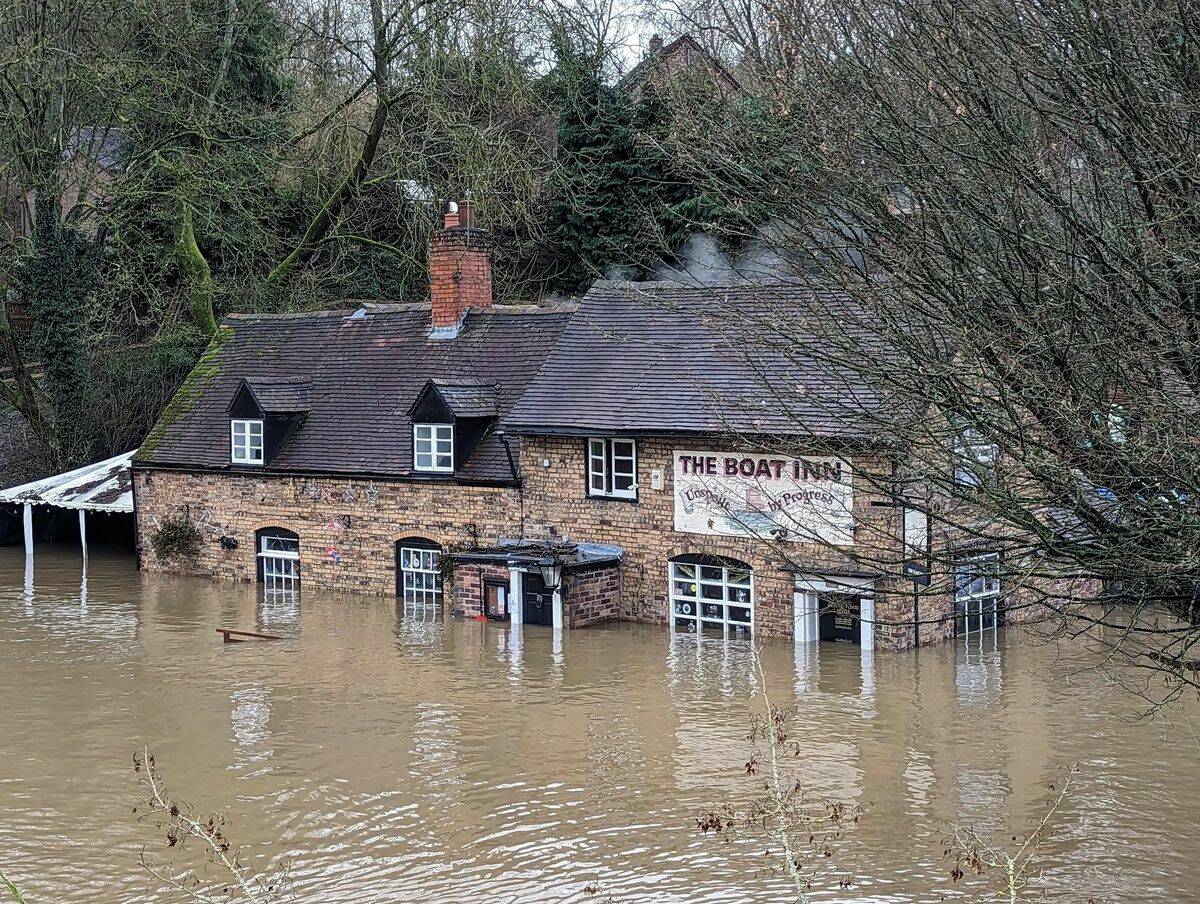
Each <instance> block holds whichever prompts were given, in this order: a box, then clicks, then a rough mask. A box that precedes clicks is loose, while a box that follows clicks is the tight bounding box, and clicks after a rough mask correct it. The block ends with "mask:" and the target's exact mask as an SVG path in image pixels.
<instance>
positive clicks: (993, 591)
mask: <svg viewBox="0 0 1200 904" xmlns="http://www.w3.org/2000/svg"><path fill="white" fill-rule="evenodd" d="M954 608H955V610H956V615H957V617H958V633H959V634H971V633H974V632H976V631H984V630H988V629H991V628H995V627H996V626H997V625H998V624H999V615H1000V554H999V553H994V552H986V553H976V554H974V555H971V556H967V557H965V558H961V559H959V560H958V561H957V562H955V564H954Z"/></svg>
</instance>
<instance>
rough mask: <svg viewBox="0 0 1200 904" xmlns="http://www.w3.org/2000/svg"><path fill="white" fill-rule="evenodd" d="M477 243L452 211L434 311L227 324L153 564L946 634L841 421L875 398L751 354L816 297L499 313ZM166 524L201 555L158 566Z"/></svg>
mask: <svg viewBox="0 0 1200 904" xmlns="http://www.w3.org/2000/svg"><path fill="white" fill-rule="evenodd" d="M452 207H453V206H452ZM489 254H490V248H489V239H488V237H487V235H486V233H484V232H482V231H481V230H480V229H478V228H477V227H476V226H475V223H474V217H473V211H472V210H471V207H470V205H469V204H466V203H464V205H462V206H461V207H457V208H453V209H451V210H450V211H449V212H448V213H447V216H446V221H445V224H444V228H443V229H442V230H440V231H439V232H438V234H437V235H436V236H435V237H434V240H433V243H432V245H431V252H430V269H431V299H430V304H429V305H377V306H366V307H362V308H359V309H357V310H354V311H338V312H322V313H314V314H298V315H277V316H264V315H252V316H251V315H247V316H232V317H229V318H227V319H226V320H225V321H224V322H223V324H222V327H221V332H220V335H219V336H218V338H217V339H216V341H215V342H214V343H213V345H212V347H211V348H210V349H209V351H208V353H207V354H206V355H205V357H204V360H202V361H201V362H200V364H199V365H198V366H197V368H196V369H195V371H194V372H193V374H192V375H191V377H190V378H189V379H188V381H187V382H186V384H185V385H184V387H183V388H182V389H181V390H180V393H179V395H178V397H177V398H176V399H175V400H174V401H173V402H172V404H171V405H170V407H169V408H168V409H167V411H166V413H165V414H164V416H163V418H162V420H161V421H160V423H159V424H158V425H157V426H156V427H155V429H154V431H153V432H152V433H151V435H150V437H148V439H147V441H146V442H145V443H144V445H143V446H142V449H141V450H140V452H139V453H138V456H137V459H136V462H135V469H134V481H133V482H134V490H135V499H136V508H137V518H138V526H139V538H140V543H139V547H140V548H139V555H140V561H141V564H142V566H143V567H145V568H147V569H152V570H169V571H180V572H188V573H195V574H204V575H211V576H213V577H222V578H230V579H236V580H242V581H254V580H258V581H261V582H263V583H264V584H266V585H268V587H269V588H276V589H278V588H283V589H295V588H296V587H298V586H299V585H300V584H301V583H305V584H311V585H315V586H321V587H326V588H333V589H345V590H351V591H357V592H367V593H378V594H395V595H397V596H398V597H399V598H400V599H401V600H402V601H403V604H404V605H405V607H413V608H422V609H425V610H436V611H444V612H447V613H454V614H458V615H465V616H475V617H492V618H508V619H511V620H513V621H514V622H524V623H533V624H546V625H551V626H554V627H559V628H561V627H582V626H584V625H587V624H592V623H595V622H599V621H604V620H608V619H614V618H616V619H632V620H640V621H650V622H656V623H661V624H664V625H670V626H671V627H672V629H674V630H681V631H719V632H723V633H730V632H734V633H744V632H751V631H752V632H759V633H762V634H765V635H783V636H788V635H791V636H794V637H795V638H796V639H797V640H798V641H805V642H807V641H815V640H818V639H826V640H839V641H843V642H851V643H858V644H861V645H862V646H864V647H866V648H871V647H874V646H876V645H878V646H880V647H886V648H903V647H905V646H909V645H911V644H912V643H913V642H914V639H915V638H914V631H913V628H912V622H913V621H914V619H917V620H919V621H921V622H923V623H925V624H926V627H924V628H923V629H922V633H921V635H920V638H919V640H920V641H921V642H930V641H932V640H936V639H940V638H942V637H945V636H947V635H949V634H950V633H952V632H953V631H954V627H955V620H954V617H953V615H954V611H955V602H956V601H955V599H954V595H953V594H952V593H948V592H945V591H942V592H931V591H928V590H926V591H922V589H921V582H920V581H919V578H920V576H921V575H920V574H919V571H920V569H919V565H918V567H917V572H918V573H917V575H916V576H917V577H918V580H914V572H913V571H912V570H911V568H902V563H904V562H905V561H906V556H907V555H908V553H907V549H908V546H912V547H913V548H914V549H920V548H923V547H924V546H926V545H927V544H926V539H925V538H920V540H919V541H918V542H916V543H915V544H914V541H913V537H912V534H913V533H914V529H916V530H917V532H920V531H923V530H925V528H924V527H923V524H922V522H921V521H920V519H919V518H918V519H914V518H913V517H911V515H912V513H911V512H908V513H906V511H905V509H904V507H903V506H902V505H901V504H900V503H899V502H898V501H897V500H896V499H895V498H893V495H892V492H891V489H890V487H891V484H890V482H889V475H890V473H891V462H890V458H889V456H888V454H887V450H886V448H885V446H884V445H883V443H881V442H880V440H879V438H878V437H874V436H872V435H871V434H870V431H869V429H868V425H869V422H870V419H869V418H867V417H865V416H864V417H862V418H855V416H854V414H853V411H854V406H859V407H860V408H861V410H862V411H863V412H864V413H866V412H867V411H869V408H870V406H872V405H876V404H880V403H881V399H880V397H878V396H877V395H876V394H874V393H872V392H871V391H870V390H869V389H868V388H866V387H854V389H853V392H851V393H850V395H852V396H853V398H854V406H849V407H848V406H847V405H845V404H844V399H842V400H840V403H839V405H838V406H837V411H836V414H835V413H834V409H833V408H832V407H831V406H829V405H827V404H825V398H826V396H827V395H828V394H829V393H830V392H834V391H838V392H842V393H845V392H846V381H847V380H848V379H849V377H848V375H846V374H834V373H830V372H828V371H826V370H823V369H822V368H821V367H819V366H817V364H816V363H815V362H810V361H805V360H797V359H796V358H795V357H793V356H789V355H785V354H781V353H780V352H779V350H777V349H773V348H771V347H770V345H769V344H767V343H760V342H757V341H756V336H755V332H754V328H753V327H752V326H751V325H752V324H753V323H754V322H755V319H754V318H753V317H752V316H748V315H751V314H753V313H755V312H761V313H763V314H764V315H771V316H785V317H793V318H794V317H803V316H804V313H805V309H806V305H808V304H810V303H811V300H812V296H811V295H810V292H811V290H810V289H806V288H804V287H801V286H799V285H796V284H790V283H777V284H773V285H741V286H736V287H721V288H713V287H704V288H684V287H681V286H679V285H677V284H668V283H618V282H606V281H599V282H597V283H596V284H595V285H594V286H593V287H592V289H591V290H590V291H589V292H588V293H587V294H586V295H585V296H584V297H583V298H582V299H581V300H580V302H579V303H578V304H564V305H559V306H552V307H536V306H522V305H504V304H497V303H495V302H494V300H493V298H492V286H491V278H490V269H489ZM821 300H822V303H823V305H825V306H828V303H829V301H830V299H829V298H828V297H823V298H822V299H821ZM180 525H183V526H184V527H185V529H186V531H187V532H190V533H191V534H192V535H193V536H196V537H198V542H195V543H193V544H190V545H189V546H188V548H186V549H184V550H180V551H178V552H177V553H175V554H172V553H171V552H170V551H169V550H167V554H165V555H164V554H163V546H164V544H163V543H162V542H161V537H162V536H163V535H164V534H168V533H170V532H171V531H172V530H174V531H178V530H179V528H180ZM914 526H916V528H914ZM906 533H907V536H906ZM156 540H157V541H158V542H156ZM996 590H997V591H998V588H996ZM990 592H991V590H988V593H990ZM996 595H998V593H997V594H996ZM989 598H990V597H989ZM991 606H992V609H991V612H992V618H993V619H995V618H996V617H998V612H997V608H996V603H995V601H994V599H993V600H992V603H991Z"/></svg>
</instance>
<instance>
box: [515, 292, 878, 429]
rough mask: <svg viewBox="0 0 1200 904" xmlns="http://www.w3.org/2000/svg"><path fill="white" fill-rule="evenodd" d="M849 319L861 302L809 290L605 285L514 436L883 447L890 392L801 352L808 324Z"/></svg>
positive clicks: (518, 418) (552, 362) (587, 303)
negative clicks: (717, 438)
mask: <svg viewBox="0 0 1200 904" xmlns="http://www.w3.org/2000/svg"><path fill="white" fill-rule="evenodd" d="M839 310H842V311H845V312H849V310H850V302H849V300H847V299H845V298H844V297H843V296H841V295H840V294H838V293H836V292H834V291H833V290H824V289H815V288H812V287H810V286H808V285H806V284H800V283H797V282H786V281H778V282H774V283H769V284H742V285H737V286H730V287H713V286H702V287H701V286H681V285H679V284H678V283H667V282H659V283H630V282H616V281H598V282H597V283H596V284H595V285H593V287H592V289H591V290H590V291H589V292H588V293H587V295H586V296H584V298H583V300H582V302H581V304H580V308H579V312H578V313H577V314H576V315H575V316H574V317H573V318H572V320H571V322H570V324H569V325H568V326H567V328H566V329H565V330H564V331H563V334H562V336H561V337H560V338H559V341H558V344H557V345H556V346H555V348H554V350H553V352H552V353H551V355H550V357H549V359H548V360H547V361H546V363H545V365H544V366H543V367H542V369H541V371H540V372H539V373H538V375H537V377H536V378H535V379H534V380H533V381H532V382H531V383H530V385H529V388H528V389H527V390H526V392H525V394H524V395H523V396H522V398H521V401H520V402H519V403H518V404H517V405H516V406H515V407H514V408H513V409H512V410H511V411H510V412H509V413H508V414H507V416H506V417H505V418H504V424H505V427H506V429H508V430H511V431H512V432H514V433H526V434H577V435H584V434H588V433H591V434H595V433H614V434H625V435H636V434H672V433H676V434H678V433H705V434H711V433H726V432H731V431H732V432H737V433H742V434H754V435H773V436H815V437H819V438H822V439H828V440H846V441H856V442H859V441H871V440H873V438H874V437H873V432H874V431H873V430H872V426H873V424H874V423H875V419H874V418H872V417H870V416H869V415H870V413H871V412H872V411H874V410H876V409H878V408H879V407H880V406H882V405H883V404H884V399H883V397H882V395H881V393H880V392H879V391H878V390H874V389H872V388H870V387H868V386H866V385H865V384H864V383H863V382H862V380H861V379H860V378H859V377H857V376H856V375H855V374H854V373H852V372H850V371H849V370H848V369H846V370H841V369H837V368H834V367H832V366H831V365H829V364H826V363H821V362H818V361H817V360H816V359H814V358H813V357H812V356H810V355H808V354H805V353H804V352H803V350H802V344H798V343H797V342H795V341H794V340H795V338H796V330H797V324H803V323H805V322H806V321H805V318H812V317H829V316H831V315H833V314H836V312H837V311H839ZM851 319H852V318H851ZM775 327H781V329H780V331H779V332H775V333H773V329H774V328H775ZM801 331H802V328H801ZM814 341H819V340H818V339H816V337H814ZM798 345H800V347H798Z"/></svg>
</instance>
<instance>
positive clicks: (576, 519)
mask: <svg viewBox="0 0 1200 904" xmlns="http://www.w3.org/2000/svg"><path fill="white" fill-rule="evenodd" d="M677 448H686V449H695V450H697V451H705V450H711V451H713V452H717V453H720V452H727V451H729V445H728V443H725V442H719V441H716V442H701V441H698V440H697V439H696V438H694V437H687V438H679V439H671V438H662V439H659V438H655V439H644V440H640V441H639V442H638V460H637V467H638V477H637V480H638V486H639V489H638V499H637V501H636V502H634V501H625V500H616V499H592V498H588V497H587V496H586V493H585V487H584V475H585V462H584V456H585V441H584V440H583V439H577V438H560V437H549V438H543V437H537V438H527V439H525V440H523V441H522V445H521V452H520V465H521V474H522V477H523V480H524V497H525V523H526V534H527V535H529V536H543V535H550V534H552V533H556V534H557V535H558V536H560V537H564V538H566V539H569V540H572V541H578V542H593V543H613V544H616V545H618V546H621V547H622V548H623V549H624V551H625V556H624V559H623V560H622V565H621V596H620V600H621V602H620V611H619V613H618V617H620V618H626V619H635V620H639V621H653V622H659V623H663V624H665V623H666V622H667V617H668V611H669V607H668V602H667V567H668V566H667V562H668V560H669V559H671V558H672V557H673V556H676V555H682V554H685V553H704V554H710V555H721V556H729V557H732V558H735V559H740V560H741V561H744V562H746V563H748V564H749V565H750V566H751V567H752V568H753V569H754V594H755V616H754V620H755V626H756V628H757V630H758V631H759V632H760V633H762V634H773V635H783V636H788V635H790V634H791V633H792V626H793V621H792V618H793V616H792V610H793V596H794V589H793V588H794V573H795V572H796V571H811V572H827V571H861V570H863V568H864V565H863V563H862V562H855V561H854V560H853V559H852V558H851V557H850V556H848V555H846V554H844V553H839V552H838V551H836V550H831V549H829V548H827V547H823V546H820V545H817V544H806V543H793V542H789V541H775V542H766V541H758V540H747V539H742V538H738V537H721V536H708V535H703V534H691V533H681V532H677V531H676V530H675V529H674V519H675V509H674V491H673V485H672V480H673V474H674V468H673V452H674V450H675V449H677ZM851 464H852V467H853V468H854V474H855V476H854V481H855V482H854V518H855V523H856V525H857V532H856V535H855V540H856V549H857V550H858V554H859V555H860V556H861V557H863V558H865V559H866V560H869V561H874V562H877V563H879V565H880V567H879V570H880V571H883V570H885V569H884V567H882V566H884V565H885V564H886V565H888V566H890V567H894V566H895V563H896V562H897V561H898V559H899V556H900V550H899V544H900V539H899V538H900V514H899V510H898V509H896V508H893V507H891V506H890V505H884V506H881V505H872V502H875V503H881V502H882V503H890V501H891V500H890V499H888V498H887V497H886V496H884V495H883V493H882V492H881V489H880V487H881V485H882V483H883V478H884V477H885V475H886V474H887V473H889V471H890V466H889V465H888V463H887V462H886V460H884V459H881V458H875V459H855V460H853V461H852V462H851ZM654 469H658V470H661V471H662V472H663V484H662V486H663V488H662V489H661V490H654V489H651V480H650V472H651V470H654ZM942 597H944V594H942V595H941V596H940V597H939V596H938V595H934V594H926V595H925V596H924V598H923V599H922V617H923V618H926V617H930V616H932V614H933V613H934V612H935V611H940V610H941V609H942V608H944V606H945V600H944V598H942ZM876 618H877V619H878V620H880V621H881V622H886V621H903V622H905V623H908V622H911V619H912V582H911V581H908V580H906V579H901V578H883V579H881V580H879V581H878V582H877V583H876ZM948 624H949V627H950V629H951V630H952V629H953V624H952V623H948ZM934 634H935V632H934V631H932V630H931V631H930V632H929V633H928V635H924V634H923V636H922V638H921V640H922V642H923V643H926V642H932V641H933V640H935V639H937V638H936V637H935V636H934ZM911 642H912V631H911V627H909V626H908V625H907V624H906V625H904V626H900V627H891V626H887V625H880V627H879V633H878V634H877V643H878V645H879V646H881V647H886V648H900V647H904V646H907V645H911Z"/></svg>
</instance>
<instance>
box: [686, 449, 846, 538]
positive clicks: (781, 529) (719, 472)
mask: <svg viewBox="0 0 1200 904" xmlns="http://www.w3.org/2000/svg"><path fill="white" fill-rule="evenodd" d="M674 457H675V530H677V531H684V532H686V533H692V534H717V535H722V536H730V537H754V538H758V539H772V538H777V539H783V540H791V541H794V542H801V543H803V542H814V541H817V542H822V543H830V544H834V545H837V546H849V545H851V544H853V543H854V503H853V490H852V480H851V472H850V464H849V462H846V461H844V460H842V459H840V458H830V457H816V458H786V457H782V456H772V455H743V454H740V453H732V452H694V451H688V450H681V451H680V450H677V451H676V452H675V453H674Z"/></svg>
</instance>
